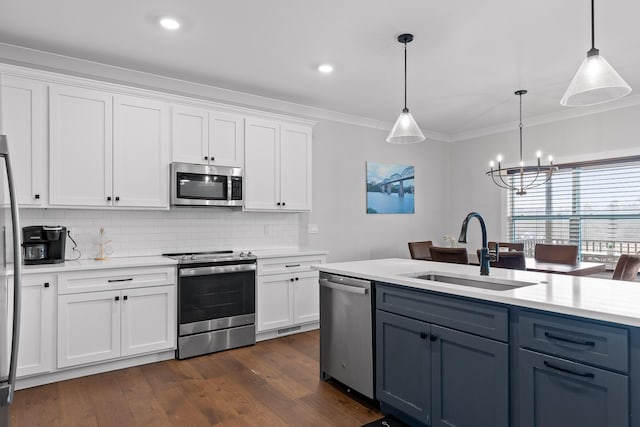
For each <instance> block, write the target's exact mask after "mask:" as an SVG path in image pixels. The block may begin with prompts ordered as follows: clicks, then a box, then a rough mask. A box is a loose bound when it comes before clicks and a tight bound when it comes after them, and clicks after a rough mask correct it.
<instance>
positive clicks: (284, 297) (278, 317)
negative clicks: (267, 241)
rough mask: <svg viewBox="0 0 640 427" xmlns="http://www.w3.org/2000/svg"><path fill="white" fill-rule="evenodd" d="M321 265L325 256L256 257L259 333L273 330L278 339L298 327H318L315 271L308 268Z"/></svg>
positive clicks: (318, 304) (318, 303) (318, 298)
mask: <svg viewBox="0 0 640 427" xmlns="http://www.w3.org/2000/svg"><path fill="white" fill-rule="evenodd" d="M324 262H325V256H324V255H315V256H289V257H281V258H268V259H264V260H262V259H260V258H258V280H257V292H256V299H257V301H256V314H257V326H256V329H257V332H258V334H260V333H261V332H262V333H264V332H269V331H275V333H274V335H273V336H277V335H279V334H281V333H283V334H284V333H291V332H296V331H298V330H300V329H301V328H297V326H300V325H307V326H309V325H314V324H316V325H317V322H318V320H319V319H320V290H319V286H318V272H317V271H312V270H311V265H313V264H321V263H324ZM316 327H317V326H316Z"/></svg>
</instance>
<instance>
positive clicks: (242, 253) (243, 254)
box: [239, 251, 247, 257]
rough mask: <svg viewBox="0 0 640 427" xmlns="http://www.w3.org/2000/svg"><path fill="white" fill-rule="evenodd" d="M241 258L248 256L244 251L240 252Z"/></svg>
mask: <svg viewBox="0 0 640 427" xmlns="http://www.w3.org/2000/svg"><path fill="white" fill-rule="evenodd" d="M239 256H241V257H245V256H247V254H245V253H244V251H240V255H239Z"/></svg>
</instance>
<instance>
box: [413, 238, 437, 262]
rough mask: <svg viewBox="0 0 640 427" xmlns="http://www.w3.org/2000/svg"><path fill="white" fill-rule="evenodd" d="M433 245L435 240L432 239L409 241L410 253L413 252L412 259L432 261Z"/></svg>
mask: <svg viewBox="0 0 640 427" xmlns="http://www.w3.org/2000/svg"><path fill="white" fill-rule="evenodd" d="M431 246H433V242H432V241H431V240H424V241H422V242H409V253H410V254H411V259H421V260H424V261H431V252H430V251H429V248H430V247H431Z"/></svg>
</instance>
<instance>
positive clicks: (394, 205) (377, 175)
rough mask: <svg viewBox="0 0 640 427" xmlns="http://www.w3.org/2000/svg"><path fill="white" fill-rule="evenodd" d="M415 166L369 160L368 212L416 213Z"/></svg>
mask: <svg viewBox="0 0 640 427" xmlns="http://www.w3.org/2000/svg"><path fill="white" fill-rule="evenodd" d="M414 194H415V187H414V168H413V166H407V165H398V164H385V163H376V162H367V213H369V214H385V213H386V214H388V213H414Z"/></svg>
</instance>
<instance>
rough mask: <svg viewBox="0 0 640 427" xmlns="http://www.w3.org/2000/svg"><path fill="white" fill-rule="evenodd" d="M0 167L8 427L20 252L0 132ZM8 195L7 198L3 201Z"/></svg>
mask: <svg viewBox="0 0 640 427" xmlns="http://www.w3.org/2000/svg"><path fill="white" fill-rule="evenodd" d="M0 168H1V169H0V171H2V169H4V170H6V174H4V173H0V195H1V196H0V197H1V198H2V199H3V200H2V201H1V203H0V230H1V231H2V233H1V235H0V427H7V426H9V406H10V405H11V402H12V401H13V392H14V387H15V382H16V368H17V363H18V337H19V336H20V281H21V273H22V271H21V269H22V251H21V250H20V221H19V218H18V204H17V201H16V192H15V188H14V184H13V173H12V170H11V161H10V156H9V146H8V145H7V137H6V136H5V135H0ZM6 188H8V192H6V190H5V189H6ZM5 195H6V196H5ZM7 196H8V198H9V200H4V199H5V197H7ZM7 252H10V253H7ZM11 255H13V256H11ZM7 260H9V261H13V262H12V263H9V265H11V266H12V269H13V273H12V277H13V280H11V281H10V282H8V281H7V279H8V277H9V275H10V272H9V270H8V269H7V265H8V263H7Z"/></svg>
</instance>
